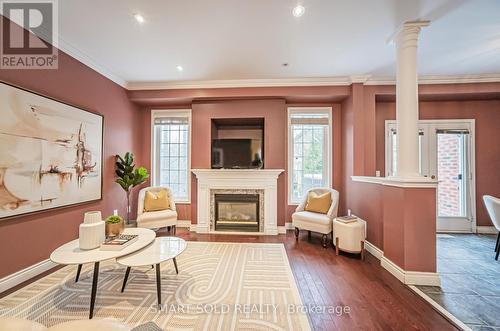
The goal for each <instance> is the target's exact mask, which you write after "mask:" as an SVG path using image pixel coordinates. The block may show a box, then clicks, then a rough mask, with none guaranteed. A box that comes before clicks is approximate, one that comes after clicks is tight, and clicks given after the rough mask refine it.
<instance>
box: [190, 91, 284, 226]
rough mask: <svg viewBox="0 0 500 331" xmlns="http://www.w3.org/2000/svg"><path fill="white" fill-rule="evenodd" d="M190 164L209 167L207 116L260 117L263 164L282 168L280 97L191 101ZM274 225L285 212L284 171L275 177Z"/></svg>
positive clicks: (279, 221)
mask: <svg viewBox="0 0 500 331" xmlns="http://www.w3.org/2000/svg"><path fill="white" fill-rule="evenodd" d="M192 111H193V112H192V131H193V135H192V143H191V145H192V150H191V168H193V169H210V168H211V159H210V158H211V155H210V154H211V129H212V126H211V120H212V119H214V118H264V167H265V168H266V169H286V165H287V162H286V150H287V147H286V134H287V133H286V125H287V112H286V104H285V100H284V99H269V100H227V101H206V102H195V103H193V104H192ZM192 178H193V181H192V189H193V190H192V204H191V216H192V218H191V220H192V223H195V222H196V207H197V206H196V203H195V201H194V200H195V198H194V197H195V195H196V179H195V177H194V176H193V177H192ZM278 206H279V207H278V225H284V223H285V220H284V219H285V213H286V209H285V206H286V172H284V173H282V174H281V175H280V176H279V178H278Z"/></svg>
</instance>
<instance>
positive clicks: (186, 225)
mask: <svg viewBox="0 0 500 331" xmlns="http://www.w3.org/2000/svg"><path fill="white" fill-rule="evenodd" d="M177 226H178V227H180V228H191V221H190V220H178V221H177Z"/></svg>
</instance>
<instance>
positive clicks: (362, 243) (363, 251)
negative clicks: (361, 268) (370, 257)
mask: <svg viewBox="0 0 500 331" xmlns="http://www.w3.org/2000/svg"><path fill="white" fill-rule="evenodd" d="M361 260H363V261H364V260H365V242H364V241H363V240H361Z"/></svg>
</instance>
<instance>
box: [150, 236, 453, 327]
mask: <svg viewBox="0 0 500 331" xmlns="http://www.w3.org/2000/svg"><path fill="white" fill-rule="evenodd" d="M159 235H168V233H166V232H163V231H162V232H160V233H159ZM177 236H178V237H181V238H184V239H186V240H188V241H223V242H261V243H283V244H284V245H285V248H286V252H287V254H288V259H289V260H290V265H291V267H292V270H293V274H294V276H295V279H296V281H297V284H298V287H299V292H300V295H301V298H302V303H303V304H304V305H318V306H349V308H350V313H349V314H345V315H343V316H339V317H337V316H336V315H335V314H310V315H309V322H310V324H311V327H312V329H313V330H385V331H387V330H398V331H400V330H443V331H444V330H457V328H455V327H454V326H453V325H452V324H450V323H449V322H448V320H446V319H445V318H444V317H442V316H441V315H440V314H439V313H438V312H436V311H435V310H434V309H433V308H432V307H431V305H430V304H428V303H427V302H425V301H424V300H422V299H421V298H420V297H419V296H417V295H416V294H414V293H413V292H412V291H411V290H410V289H409V288H408V287H406V286H404V285H403V284H401V283H400V282H399V281H398V280H397V279H396V278H394V277H393V276H392V275H391V274H389V273H388V272H387V271H386V270H384V269H382V267H380V262H379V261H378V260H377V259H376V258H374V257H373V256H371V255H370V254H367V257H366V260H365V261H360V260H359V257H358V256H357V255H349V254H341V255H340V256H336V255H335V251H334V249H333V248H332V247H329V248H327V249H324V248H322V247H321V236H320V235H314V234H313V235H312V238H311V240H310V241H308V239H307V233H306V232H304V233H301V235H300V240H299V241H298V243H296V242H295V237H294V235H293V232H292V231H288V234H287V235H279V236H239V235H220V234H196V233H193V232H189V231H187V230H185V229H178V230H177Z"/></svg>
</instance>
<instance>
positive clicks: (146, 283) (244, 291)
mask: <svg viewBox="0 0 500 331" xmlns="http://www.w3.org/2000/svg"><path fill="white" fill-rule="evenodd" d="M177 263H178V266H179V274H178V275H177V274H176V273H175V269H174V266H173V263H172V261H166V262H165V263H162V264H161V277H162V279H161V282H162V284H161V289H162V306H161V307H158V305H157V301H156V300H157V298H156V274H155V269H151V268H150V267H142V268H132V271H131V273H130V276H129V278H128V282H127V287H126V288H125V292H123V293H121V292H120V290H121V286H122V282H123V277H124V274H125V267H123V266H120V265H118V264H117V263H116V262H115V261H114V260H110V261H107V262H103V263H101V266H100V272H99V282H98V289H97V297H96V304H95V309H94V319H114V320H117V321H120V322H122V323H126V324H128V325H130V326H132V327H135V326H137V325H140V324H144V323H147V322H149V321H153V322H155V323H156V324H157V325H158V326H159V327H160V328H162V329H164V330H175V329H184V330H242V329H244V330H249V329H251V330H310V327H309V323H308V319H307V314H306V313H305V311H304V309H301V307H303V306H301V305H302V303H301V300H300V295H299V292H298V289H297V284H296V282H295V279H294V277H293V274H292V271H291V269H290V264H289V261H288V257H287V255H286V251H285V248H284V246H283V245H282V244H257V243H256V244H253V243H214V242H211V243H208V242H188V243H187V248H186V250H185V251H184V252H183V253H182V254H181V255H180V256H178V257H177ZM92 266H93V265H92V264H88V265H84V266H83V268H82V272H81V275H80V280H79V281H78V283H75V282H74V278H75V275H76V266H67V267H64V268H62V269H60V270H58V271H56V272H54V273H51V274H50V275H48V276H46V277H44V278H42V279H40V280H38V281H36V282H33V283H31V284H30V285H28V286H26V287H23V288H21V289H20V290H18V291H16V292H14V293H12V294H10V295H8V296H6V297H4V298H2V299H0V316H12V317H20V318H23V319H27V320H33V321H36V322H38V323H41V324H43V325H45V326H47V327H50V326H53V325H56V324H59V323H62V322H66V321H70V320H78V319H88V314H89V302H90V288H91V284H92Z"/></svg>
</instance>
